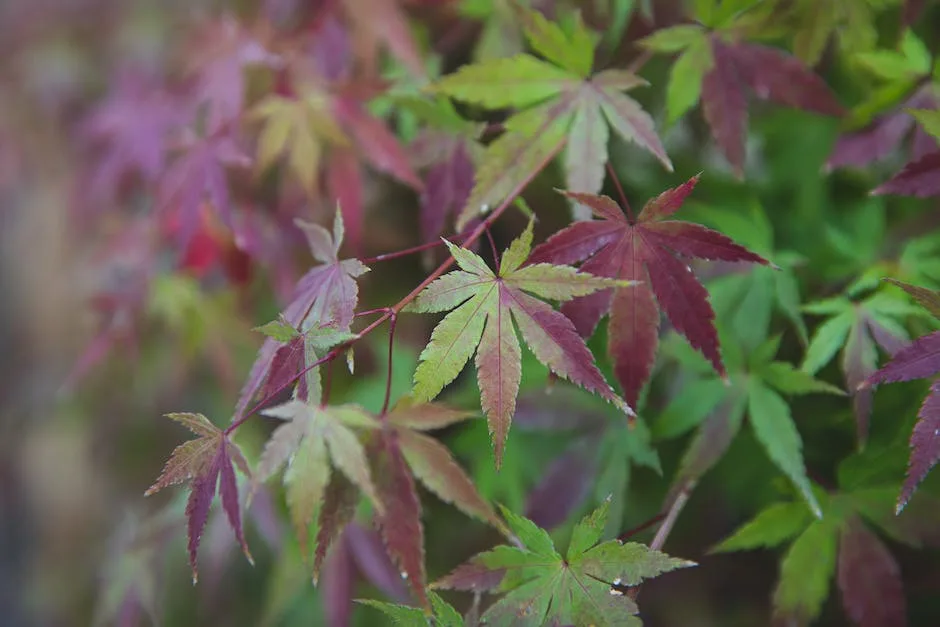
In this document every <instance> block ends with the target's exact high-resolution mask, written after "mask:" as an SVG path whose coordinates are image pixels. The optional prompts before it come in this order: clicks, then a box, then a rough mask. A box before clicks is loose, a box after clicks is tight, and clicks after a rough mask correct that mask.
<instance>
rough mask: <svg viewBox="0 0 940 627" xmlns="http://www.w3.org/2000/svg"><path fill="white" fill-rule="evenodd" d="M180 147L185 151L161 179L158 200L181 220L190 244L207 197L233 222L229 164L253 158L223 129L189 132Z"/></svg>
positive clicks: (241, 164)
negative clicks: (199, 133) (203, 134)
mask: <svg viewBox="0 0 940 627" xmlns="http://www.w3.org/2000/svg"><path fill="white" fill-rule="evenodd" d="M180 147H181V148H182V152H181V153H180V154H179V156H177V158H176V159H175V160H174V161H173V163H172V164H170V166H169V168H167V169H166V171H165V173H164V175H163V178H162V180H161V181H160V188H159V190H158V199H159V200H158V202H159V204H160V206H161V208H162V210H163V211H164V212H166V213H167V214H168V217H169V219H170V220H178V225H179V228H178V232H177V233H178V237H179V242H180V244H181V245H182V246H186V245H187V244H188V243H189V240H190V238H192V236H193V235H194V234H195V233H196V230H197V229H198V228H199V224H200V220H201V215H200V214H201V208H202V203H203V200H205V199H206V198H208V200H209V201H210V203H211V205H212V207H213V208H214V209H215V211H216V212H217V213H218V215H219V217H221V218H222V221H223V222H224V223H225V224H226V225H227V226H231V215H232V209H231V206H230V202H229V189H228V181H227V179H226V168H225V167H226V166H227V165H232V166H239V167H247V166H249V165H250V164H251V158H250V157H248V155H246V154H245V153H244V152H243V151H242V149H241V147H240V146H239V145H238V143H237V141H236V140H235V138H234V137H232V136H231V135H230V134H228V133H225V132H222V131H220V132H217V133H214V134H211V135H208V136H206V137H196V136H195V135H194V134H193V133H191V132H186V133H184V136H183V138H182V141H181V142H180Z"/></svg>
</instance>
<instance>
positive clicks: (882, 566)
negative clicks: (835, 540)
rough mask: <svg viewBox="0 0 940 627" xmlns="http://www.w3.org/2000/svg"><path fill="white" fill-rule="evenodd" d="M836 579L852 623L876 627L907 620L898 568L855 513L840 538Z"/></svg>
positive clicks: (864, 626) (882, 545)
mask: <svg viewBox="0 0 940 627" xmlns="http://www.w3.org/2000/svg"><path fill="white" fill-rule="evenodd" d="M838 581H839V589H840V590H841V591H842V606H843V607H844V608H845V613H846V614H848V615H849V616H851V617H852V620H853V621H855V624H857V625H859V626H860V627H878V626H879V625H903V624H904V623H905V622H906V620H905V619H906V616H907V608H906V605H907V603H906V602H905V599H904V584H903V582H902V581H901V569H900V567H899V566H898V563H897V561H896V560H895V559H894V556H893V555H891V552H890V551H889V550H888V548H887V547H886V546H885V545H884V543H882V542H881V540H879V539H878V536H876V535H875V534H874V533H872V532H871V531H869V530H868V528H867V526H866V525H865V523H864V522H862V521H861V520H860V519H859V518H858V517H857V516H852V517H851V518H849V520H848V521H847V522H846V523H845V525H844V526H843V527H842V531H841V534H840V537H839V562H838Z"/></svg>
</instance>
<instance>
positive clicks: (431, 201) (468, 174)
mask: <svg viewBox="0 0 940 627" xmlns="http://www.w3.org/2000/svg"><path fill="white" fill-rule="evenodd" d="M445 141H446V145H444V146H442V147H441V148H443V150H442V151H441V152H442V154H441V156H440V158H439V159H438V160H437V161H435V163H434V164H433V165H431V166H430V167H429V168H428V169H427V172H426V174H425V179H424V191H422V192H421V198H420V203H421V235H422V237H423V239H424V240H425V241H431V240H432V239H434V238H436V237H439V236H440V235H441V234H442V233H444V228H445V225H446V223H447V220H448V218H449V217H451V216H454V215H456V213H457V212H458V211H460V210H461V209H463V206H464V205H465V204H466V202H467V198H469V197H470V191H471V190H472V189H473V180H474V179H473V177H474V167H473V161H472V160H471V159H470V155H469V153H468V151H467V147H466V144H465V140H464V139H462V138H459V137H457V138H448V139H447V140H445Z"/></svg>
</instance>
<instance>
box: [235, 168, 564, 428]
mask: <svg viewBox="0 0 940 627" xmlns="http://www.w3.org/2000/svg"><path fill="white" fill-rule="evenodd" d="M555 153H556V151H551V152H549V153H547V154H546V155H545V157H543V158H542V160H541V161H540V162H539V163H538V164H537V166H536V167H535V168H534V169H533V170H532V172H530V173H529V174H528V175H527V176H526V177H525V178H523V179H522V180H521V181H520V182H519V184H518V185H516V186H515V187H514V188H513V189H512V190H511V191H510V192H509V193H508V194H506V197H505V198H504V199H503V201H502V202H501V203H499V205H497V207H496V208H495V209H494V210H493V211H492V212H491V213H490V214H489V215H488V216H486V218H485V219H484V220H483V221H482V222H480V224H478V225H477V227H476V228H475V229H473V231H472V232H471V233H470V235H468V236H467V238H466V239H465V240H464V241H463V243H462V246H464V247H467V246H469V245H471V244H473V243H474V242H475V241H477V240H478V239H480V237H482V235H483V233H484V232H485V231H486V229H487V228H488V227H489V225H490V224H492V223H493V222H495V221H496V219H497V218H498V217H499V216H501V215H502V214H503V212H504V211H506V209H507V208H508V207H509V205H511V204H512V201H513V200H515V199H516V196H518V195H519V194H521V193H522V190H524V189H525V188H526V186H527V185H528V184H529V183H531V182H532V179H533V178H535V176H536V175H537V174H538V173H539V172H541V171H542V169H543V168H544V167H545V166H546V165H547V164H548V162H549V161H551V160H552V159H554V158H555ZM453 264H454V258H453V256H451V257H448V258H447V259H446V260H444V261H443V262H442V263H441V265H439V266H438V267H437V269H436V270H434V272H432V273H431V274H429V275H428V276H427V277H425V279H424V280H423V281H421V283H419V284H418V285H417V286H416V287H415V288H414V289H413V290H411V291H410V292H408V294H406V295H405V296H404V298H402V299H401V300H400V301H398V302H397V303H395V304H394V305H393V306H391V307H389V308H388V310H387V311H386V312H385V313H384V314H383V315H381V316H379V317H378V318H376V319H375V320H373V321H372V322H371V323H370V324H369V325H368V326H366V327H365V328H364V329H363V330H362V331H360V332H359V333H358V334H356V336H355V337H354V338H352V339H350V340H348V341H346V342H343V343H342V344H339V345H337V346H335V347H333V349H332V350H330V352H328V353H327V354H326V355H324V356H323V357H321V358H320V359H318V360H317V361H315V362H314V363H313V364H311V365H309V366H307V367H306V368H304V369H303V370H301V371H300V373H299V374H298V375H296V376H294V377H291V378H290V379H289V380H287V381H286V382H284V383H283V384H282V385H281V386H280V387H278V389H277V390H275V391H274V392H273V393H271V394H269V395H268V396H267V397H266V398H263V399H261V400H260V401H259V402H258V403H257V404H256V405H255V406H254V407H252V408H251V410H250V411H248V412H246V413H244V414H242V416H241V417H239V418H238V420H236V421H234V422H233V423H232V424H230V425H229V426H228V427H227V428H226V429H225V434H226V435H230V434H231V433H232V432H233V431H235V429H237V428H238V427H240V426H241V425H243V424H244V423H245V422H246V421H247V420H248V418H249V417H251V416H252V415H253V414H254V413H255V412H256V411H258V410H259V409H260V408H262V407H264V405H266V404H267V403H269V402H270V401H271V399H272V398H273V397H274V396H275V395H277V394H279V393H280V392H282V391H283V390H285V389H287V388H288V387H289V386H290V385H292V384H293V383H294V382H295V381H297V379H299V378H300V377H302V376H303V375H304V374H306V373H307V372H308V371H309V370H311V369H312V368H316V367H317V366H319V365H321V364H324V363H326V362H328V361H332V360H334V359H336V358H337V357H338V356H339V355H340V354H342V353H343V351H345V350H346V349H347V348H348V347H349V346H351V345H352V344H354V343H355V342H358V341H359V340H361V339H362V338H364V337H365V336H367V335H368V334H369V333H372V331H374V330H375V329H377V328H378V327H379V326H380V325H381V324H382V323H383V322H385V321H386V320H389V319H391V318H392V316H395V315H398V314H399V313H401V310H402V309H404V308H405V307H406V306H407V305H408V303H410V302H411V301H413V300H414V299H415V298H417V297H418V294H420V293H421V292H423V291H424V288H426V287H427V286H428V285H430V284H431V283H433V282H434V281H436V280H437V279H438V277H440V276H441V275H442V274H444V273H445V272H447V270H449V269H450V267H451V266H452V265H453Z"/></svg>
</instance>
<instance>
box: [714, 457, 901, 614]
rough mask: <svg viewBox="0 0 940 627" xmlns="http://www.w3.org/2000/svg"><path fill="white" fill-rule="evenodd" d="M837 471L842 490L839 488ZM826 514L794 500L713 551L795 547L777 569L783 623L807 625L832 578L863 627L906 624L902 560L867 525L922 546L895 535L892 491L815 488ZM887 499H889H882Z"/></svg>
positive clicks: (847, 609)
mask: <svg viewBox="0 0 940 627" xmlns="http://www.w3.org/2000/svg"><path fill="white" fill-rule="evenodd" d="M842 474H843V473H842V467H841V466H840V484H841V483H842ZM815 491H816V492H817V494H818V497H819V500H820V503H821V504H822V507H823V512H824V515H823V517H822V518H821V519H813V518H811V517H810V516H808V515H807V512H806V509H805V508H804V507H802V506H801V505H800V504H799V503H795V502H792V501H788V502H779V503H774V504H773V505H771V506H769V507H767V508H765V509H764V510H762V511H761V512H760V513H758V514H757V516H755V517H754V518H753V519H752V520H750V521H748V522H747V523H745V524H744V525H742V526H741V527H740V528H739V529H737V530H736V531H735V532H734V533H733V534H732V535H731V536H730V537H729V538H727V539H725V540H724V541H722V542H721V543H719V544H718V545H717V546H715V547H714V548H712V552H726V551H744V550H753V549H760V548H775V547H778V546H780V545H782V544H784V543H786V542H788V541H790V540H792V541H793V542H792V544H790V546H789V547H788V549H787V551H786V552H785V554H784V556H783V558H782V560H781V563H780V578H779V580H778V583H777V587H776V590H775V591H774V597H773V600H774V614H775V617H776V618H778V619H783V620H786V619H790V620H794V619H795V620H798V621H803V622H810V621H812V620H813V619H815V618H816V617H817V616H818V614H819V613H820V610H821V609H822V604H823V602H824V601H825V600H826V597H827V596H828V593H829V588H830V583H831V580H832V577H833V575H836V578H837V581H838V585H839V588H840V590H841V592H842V606H843V608H844V610H845V613H846V614H847V615H848V616H849V617H850V618H852V620H853V621H854V622H855V624H857V625H859V626H860V627H875V626H876V625H901V624H904V623H905V619H906V617H905V614H906V609H905V605H906V604H905V600H904V590H903V585H902V582H901V577H900V569H899V568H898V564H897V561H896V560H895V558H894V556H893V555H891V552H890V551H889V550H888V548H887V547H886V546H885V545H884V544H883V543H882V541H881V540H880V539H879V537H878V536H877V535H876V534H875V533H873V532H872V531H871V529H870V525H874V526H876V527H879V528H880V530H881V531H883V532H885V533H888V534H889V535H891V536H892V537H894V538H895V539H897V540H899V541H901V542H904V543H905V544H909V545H911V546H918V545H919V538H918V537H917V534H916V533H915V534H898V533H897V529H898V527H899V525H897V519H896V518H895V517H893V516H890V515H889V516H888V517H884V516H883V512H884V510H885V509H887V510H888V511H890V501H891V500H892V499H893V492H894V490H893V488H889V489H887V490H886V489H885V488H884V487H881V486H879V487H857V488H855V489H850V490H844V491H839V492H831V493H825V492H823V491H822V490H820V489H818V488H815ZM885 496H887V498H884V497H885Z"/></svg>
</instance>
